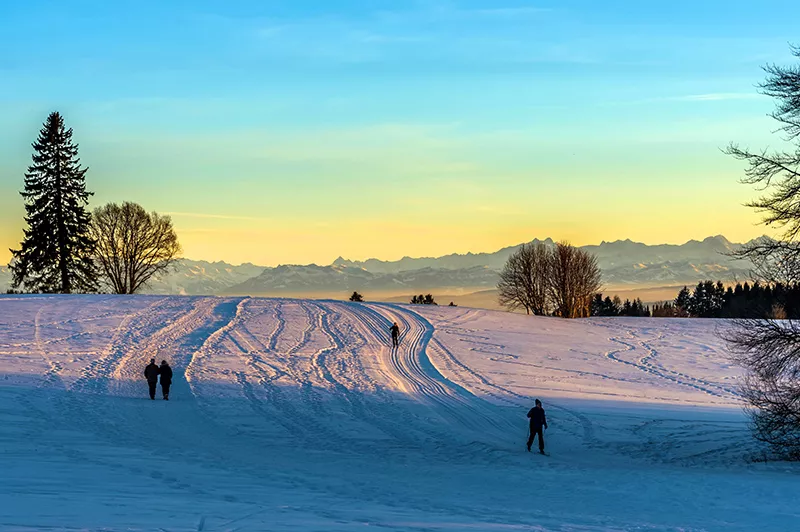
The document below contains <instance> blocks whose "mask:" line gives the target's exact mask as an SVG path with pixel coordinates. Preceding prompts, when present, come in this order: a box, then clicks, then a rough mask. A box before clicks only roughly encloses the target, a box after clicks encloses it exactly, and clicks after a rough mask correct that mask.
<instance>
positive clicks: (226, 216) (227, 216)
mask: <svg viewBox="0 0 800 532" xmlns="http://www.w3.org/2000/svg"><path fill="white" fill-rule="evenodd" d="M164 214H167V215H169V216H175V217H179V218H203V219H211V220H240V221H247V222H271V221H273V219H272V218H263V217H258V216H237V215H233V214H206V213H201V212H174V211H173V212H165V213H164Z"/></svg>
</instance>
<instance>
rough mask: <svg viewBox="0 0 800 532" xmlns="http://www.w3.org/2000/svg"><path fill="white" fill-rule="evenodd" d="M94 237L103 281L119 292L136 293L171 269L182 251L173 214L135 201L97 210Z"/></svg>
mask: <svg viewBox="0 0 800 532" xmlns="http://www.w3.org/2000/svg"><path fill="white" fill-rule="evenodd" d="M91 232H92V237H93V238H94V239H95V240H96V241H97V245H96V251H95V260H96V261H97V263H98V265H99V266H100V269H101V271H102V272H103V281H104V283H105V284H106V285H107V287H108V288H109V289H110V290H112V291H113V292H114V293H117V294H135V293H136V292H138V291H139V290H141V289H142V288H143V287H144V286H145V285H147V283H148V282H149V281H150V280H151V279H152V278H153V277H154V276H157V275H159V274H160V273H162V272H164V271H165V270H167V269H168V268H169V267H170V266H171V265H172V264H173V263H174V262H175V261H176V260H177V258H178V255H179V253H180V251H181V248H180V244H179V243H178V237H177V235H176V234H175V231H174V229H173V228H172V220H171V219H170V218H169V216H160V215H159V214H158V213H155V212H153V213H149V214H148V213H147V212H146V211H145V210H144V208H142V207H141V206H140V205H137V204H135V203H128V202H126V203H123V204H122V206H119V205H117V204H115V203H109V204H108V205H105V206H103V207H100V208H98V209H96V210H95V211H94V215H93V217H92V231H91Z"/></svg>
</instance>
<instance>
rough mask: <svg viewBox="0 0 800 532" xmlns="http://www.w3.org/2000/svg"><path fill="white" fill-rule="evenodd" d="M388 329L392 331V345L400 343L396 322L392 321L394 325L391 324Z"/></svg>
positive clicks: (398, 328) (395, 345)
mask: <svg viewBox="0 0 800 532" xmlns="http://www.w3.org/2000/svg"><path fill="white" fill-rule="evenodd" d="M390 330H391V331H392V347H397V346H398V345H400V342H399V341H398V338H399V337H400V327H398V326H397V322H394V325H392V328H391V329H390Z"/></svg>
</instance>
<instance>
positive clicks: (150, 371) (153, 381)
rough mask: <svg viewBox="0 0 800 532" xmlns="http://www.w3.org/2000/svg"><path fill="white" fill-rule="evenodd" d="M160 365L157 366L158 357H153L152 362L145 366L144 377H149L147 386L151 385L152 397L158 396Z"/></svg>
mask: <svg viewBox="0 0 800 532" xmlns="http://www.w3.org/2000/svg"><path fill="white" fill-rule="evenodd" d="M158 372H159V369H158V366H156V359H155V358H151V359H150V363H149V364H148V365H147V367H146V368H144V377H145V378H146V379H147V386H149V387H150V399H152V400H155V398H156V385H157V384H158Z"/></svg>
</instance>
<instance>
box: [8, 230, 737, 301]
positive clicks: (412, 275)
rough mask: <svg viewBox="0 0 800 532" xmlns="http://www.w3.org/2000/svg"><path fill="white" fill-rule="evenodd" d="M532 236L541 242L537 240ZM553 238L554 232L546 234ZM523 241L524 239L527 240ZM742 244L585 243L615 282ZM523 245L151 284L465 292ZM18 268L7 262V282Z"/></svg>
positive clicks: (292, 291)
mask: <svg viewBox="0 0 800 532" xmlns="http://www.w3.org/2000/svg"><path fill="white" fill-rule="evenodd" d="M533 242H540V241H539V240H534V241H533ZM541 242H544V243H546V244H552V243H553V241H552V240H550V239H546V240H542V241H541ZM520 245H521V244H520ZM742 245H743V244H735V243H731V242H729V241H728V240H727V239H726V238H725V237H723V236H714V237H709V238H706V239H705V240H703V241H697V240H690V241H689V242H687V243H685V244H682V245H672V244H661V245H653V246H651V245H647V244H642V243H638V242H632V241H630V240H618V241H615V242H602V243H600V244H598V245H591V246H584V247H583V249H585V250H586V251H589V252H591V253H594V254H595V255H596V256H597V258H598V264H599V265H600V268H601V270H602V272H603V282H604V283H605V284H606V285H607V286H613V287H648V286H667V285H669V286H673V285H679V284H694V283H696V282H697V281H700V280H704V279H714V280H718V279H719V280H723V281H730V280H733V279H743V278H747V276H748V271H749V270H748V268H749V264H748V263H747V262H745V261H742V260H733V259H731V258H730V257H729V256H728V255H729V254H730V253H731V252H733V251H736V250H738V249H740V248H741V247H742ZM519 247H520V246H519V245H517V246H511V247H507V248H503V249H501V250H498V251H496V252H494V253H467V254H463V255H462V254H451V255H445V256H442V257H426V258H411V257H404V258H402V259H400V260H397V261H382V260H378V259H369V260H365V261H351V260H347V259H345V258H342V257H339V258H337V259H336V260H335V261H333V263H332V264H330V265H328V266H318V265H315V264H311V265H306V266H299V265H283V266H277V267H274V268H265V267H262V266H257V265H254V264H241V265H238V266H234V265H231V264H228V263H225V262H206V261H194V260H189V259H182V260H180V261H178V263H177V264H176V266H175V268H174V269H173V270H172V271H171V272H169V273H168V274H167V275H165V276H162V277H161V278H160V279H158V280H156V281H154V282H153V283H151V285H150V287H149V288H148V289H147V290H146V292H147V293H152V294H186V295H200V294H249V295H283V296H291V295H304V294H305V295H315V294H316V295H325V296H333V295H343V294H344V293H346V292H349V291H353V290H358V291H360V292H370V293H372V294H411V293H418V292H422V291H425V292H438V293H446V294H464V293H469V292H472V291H481V290H489V289H492V288H494V287H495V285H496V284H497V279H498V272H499V271H500V270H501V269H502V267H503V265H504V264H505V262H506V260H507V259H508V257H509V255H511V254H512V253H514V252H515V251H516V250H517V249H519ZM10 280H11V274H10V272H9V271H8V268H6V267H5V266H2V267H0V289H2V290H3V291H5V288H6V287H7V286H8V285H9V284H10Z"/></svg>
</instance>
